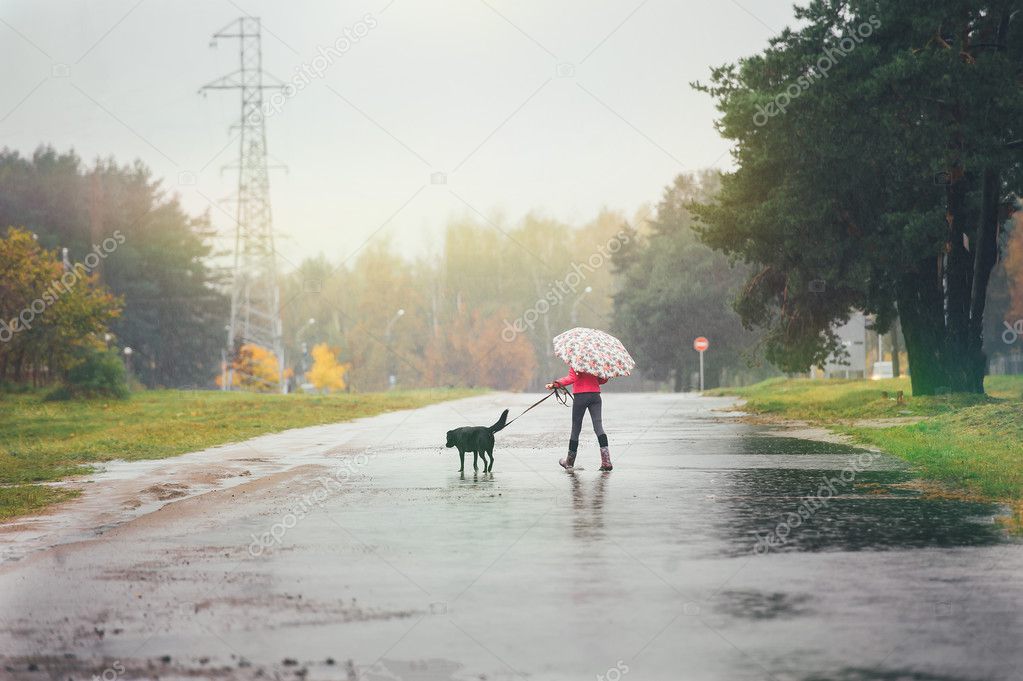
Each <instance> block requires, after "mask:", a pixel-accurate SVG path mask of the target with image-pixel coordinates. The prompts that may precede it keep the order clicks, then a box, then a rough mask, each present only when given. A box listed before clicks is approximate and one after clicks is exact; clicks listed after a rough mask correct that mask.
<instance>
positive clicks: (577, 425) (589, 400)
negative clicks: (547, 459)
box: [547, 365, 612, 471]
mask: <svg viewBox="0 0 1023 681" xmlns="http://www.w3.org/2000/svg"><path fill="white" fill-rule="evenodd" d="M605 383H607V379H606V378H600V377H599V376H594V375H593V374H587V373H585V372H576V370H575V369H573V368H572V367H571V365H570V366H569V367H568V375H567V376H562V377H561V378H559V379H558V380H556V381H552V382H551V383H548V384H547V389H548V390H554V389H555V388H566V387H568V386H570V385H571V386H573V388H572V396H573V400H572V435H571V436H570V437H569V439H568V456H567V457H566V458H564V459H561V460H560V461H559V462H558V463H560V464H561V467H562V468H564V469H566V470H568V469H570V468H572V467H574V466H575V455H576V452H577V451H578V450H579V434H580V433H581V432H582V429H583V416H585V414H586V412H587V411H588V412H590V421H591V422H592V423H593V432H594V433H596V435H597V443H598V444H599V445H600V470H602V471H609V470H611V469H612V466H611V451H610V450H609V449H608V446H607V434H605V433H604V424H603V422H602V421H601V415H600V409H601V401H600V386H602V385H604V384H605Z"/></svg>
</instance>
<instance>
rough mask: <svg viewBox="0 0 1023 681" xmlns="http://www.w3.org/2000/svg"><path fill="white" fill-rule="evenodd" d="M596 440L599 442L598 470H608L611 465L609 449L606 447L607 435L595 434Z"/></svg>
mask: <svg viewBox="0 0 1023 681" xmlns="http://www.w3.org/2000/svg"><path fill="white" fill-rule="evenodd" d="M597 442H598V443H599V444H600V470H602V471H609V470H611V469H612V468H613V466H612V465H611V450H609V449H608V448H607V435H606V434H605V435H599V436H597Z"/></svg>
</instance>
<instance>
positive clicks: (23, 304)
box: [0, 228, 120, 383]
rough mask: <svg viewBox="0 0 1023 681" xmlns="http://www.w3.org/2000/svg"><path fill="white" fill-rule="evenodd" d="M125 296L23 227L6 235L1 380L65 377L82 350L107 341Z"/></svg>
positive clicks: (0, 250) (1, 248)
mask: <svg viewBox="0 0 1023 681" xmlns="http://www.w3.org/2000/svg"><path fill="white" fill-rule="evenodd" d="M119 313H120V300H119V299H118V298H116V297H115V296H113V295H111V294H110V293H109V292H108V291H107V290H106V289H105V288H104V287H102V286H101V285H99V283H98V281H97V278H96V276H95V275H94V274H92V273H90V272H89V270H88V269H87V268H86V267H84V266H82V265H79V266H77V267H72V268H65V267H64V265H62V262H61V259H60V255H59V254H58V253H57V252H56V251H49V250H46V249H44V248H42V247H41V246H40V245H39V243H38V242H37V240H36V239H35V238H34V237H33V236H32V235H31V234H30V233H29V232H27V231H25V230H23V229H16V228H10V229H8V230H7V233H6V235H5V236H4V238H3V239H0V381H3V380H11V381H13V382H15V383H21V382H24V381H25V380H27V379H31V380H32V381H33V382H35V383H40V382H49V381H51V380H53V379H56V378H62V377H63V376H64V375H65V374H66V372H67V371H68V370H69V369H70V368H71V367H72V366H74V364H75V363H76V362H78V361H80V360H81V359H82V353H83V351H85V350H89V349H98V348H100V347H102V346H103V337H104V334H105V333H106V331H107V329H108V324H109V323H110V322H111V321H112V320H113V319H115V318H116V317H117V315H118V314H119Z"/></svg>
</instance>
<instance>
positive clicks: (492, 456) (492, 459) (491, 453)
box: [490, 452, 494, 473]
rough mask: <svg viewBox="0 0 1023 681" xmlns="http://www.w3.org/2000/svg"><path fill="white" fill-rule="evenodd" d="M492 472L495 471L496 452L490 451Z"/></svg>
mask: <svg viewBox="0 0 1023 681" xmlns="http://www.w3.org/2000/svg"><path fill="white" fill-rule="evenodd" d="M490 472H491V473H493V472H494V453H493V452H490Z"/></svg>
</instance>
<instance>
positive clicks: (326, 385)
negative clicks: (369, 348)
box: [306, 343, 352, 393]
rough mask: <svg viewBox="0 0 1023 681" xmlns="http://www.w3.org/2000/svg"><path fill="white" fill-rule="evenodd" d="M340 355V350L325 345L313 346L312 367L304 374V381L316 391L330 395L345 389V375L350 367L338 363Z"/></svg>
mask: <svg viewBox="0 0 1023 681" xmlns="http://www.w3.org/2000/svg"><path fill="white" fill-rule="evenodd" d="M340 353H341V349H340V348H332V347H330V346H329V345H327V344H326V343H319V344H317V345H314V346H313V349H312V356H313V365H312V367H311V368H310V369H309V371H307V372H306V380H308V381H309V382H310V383H312V384H313V385H314V386H315V387H316V389H317V390H319V391H321V392H327V393H332V392H336V391H342V390H344V389H345V385H346V384H345V373H346V372H347V371H348V370H349V369H350V368H351V366H352V365H351V364H342V363H341V362H339V361H338V355H339V354H340Z"/></svg>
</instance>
